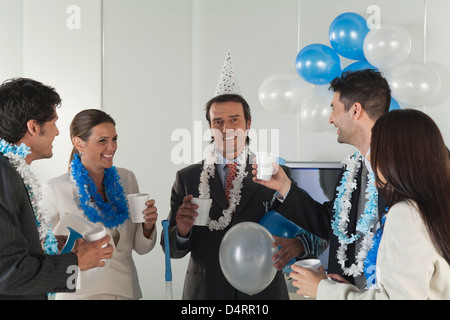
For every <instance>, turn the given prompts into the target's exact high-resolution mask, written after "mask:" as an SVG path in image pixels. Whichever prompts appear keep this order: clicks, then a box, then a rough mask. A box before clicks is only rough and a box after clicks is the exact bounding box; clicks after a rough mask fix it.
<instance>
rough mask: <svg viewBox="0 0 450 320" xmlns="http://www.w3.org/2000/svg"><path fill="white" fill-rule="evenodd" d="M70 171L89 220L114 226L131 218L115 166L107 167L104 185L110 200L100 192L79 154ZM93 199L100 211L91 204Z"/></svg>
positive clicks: (106, 225) (81, 205)
mask: <svg viewBox="0 0 450 320" xmlns="http://www.w3.org/2000/svg"><path fill="white" fill-rule="evenodd" d="M70 171H71V176H72V178H73V180H74V181H75V184H76V187H77V189H78V196H79V200H80V203H79V206H80V207H81V209H82V210H83V212H84V214H85V216H86V218H87V219H88V220H89V221H91V222H93V223H96V222H101V223H103V224H104V225H105V227H106V228H114V227H119V226H120V225H122V224H123V223H124V222H125V221H126V220H127V219H128V218H129V212H128V202H127V198H126V197H125V192H124V190H123V186H122V183H121V182H120V177H119V174H118V173H117V168H116V167H115V166H113V167H111V168H106V169H105V176H104V179H103V185H104V186H105V193H106V197H107V198H108V201H105V200H104V199H103V198H102V196H101V194H100V193H99V192H98V190H97V187H96V185H95V182H94V179H93V178H92V176H91V175H90V173H89V171H88V170H87V169H86V168H85V167H84V165H83V164H82V163H81V159H80V156H79V155H78V154H75V155H74V158H73V160H72V162H71V164H70ZM91 200H93V202H95V204H96V205H97V207H98V209H99V211H100V212H99V211H98V210H97V209H96V208H95V207H94V206H91V205H90V202H91Z"/></svg>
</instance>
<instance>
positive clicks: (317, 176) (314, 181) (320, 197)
mask: <svg viewBox="0 0 450 320" xmlns="http://www.w3.org/2000/svg"><path fill="white" fill-rule="evenodd" d="M286 165H287V166H288V167H289V168H290V169H291V177H292V179H293V180H294V181H295V182H296V183H297V185H298V186H299V187H300V188H302V189H303V190H305V191H306V192H308V194H309V195H310V196H311V197H312V198H313V199H314V200H316V201H317V202H320V203H324V202H326V201H329V200H331V199H333V196H334V192H336V184H337V180H338V176H339V173H340V171H341V169H342V164H341V163H339V162H286ZM328 253H329V251H328V249H327V250H325V252H324V253H323V254H322V255H321V256H320V257H319V259H320V260H321V261H322V265H323V266H324V268H325V270H327V269H328Z"/></svg>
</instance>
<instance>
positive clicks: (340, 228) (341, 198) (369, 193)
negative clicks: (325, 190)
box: [331, 152, 378, 277]
mask: <svg viewBox="0 0 450 320" xmlns="http://www.w3.org/2000/svg"><path fill="white" fill-rule="evenodd" d="M361 160H362V155H361V154H360V153H359V152H356V153H355V154H354V155H352V156H348V157H347V158H346V159H345V160H344V161H343V164H344V165H345V172H344V174H343V176H342V179H341V181H340V185H339V186H338V188H337V196H336V199H335V201H334V205H333V212H334V216H333V220H332V224H331V226H332V229H333V233H334V234H335V235H336V236H337V237H338V241H339V243H340V246H339V249H338V251H337V259H338V262H339V264H340V265H341V268H342V270H343V271H344V274H346V275H350V276H354V277H355V276H359V275H361V274H362V273H363V266H364V259H365V257H366V255H367V252H368V251H369V250H370V248H371V246H372V238H373V233H372V232H371V231H370V230H371V229H372V227H373V226H374V223H375V217H376V214H377V212H378V190H377V188H376V186H375V174H374V173H373V172H369V173H368V179H367V187H366V195H365V197H366V199H367V201H366V204H365V207H364V211H363V214H362V215H361V217H360V218H359V219H358V222H357V225H356V231H357V234H352V235H350V236H349V235H348V234H347V233H348V222H349V221H350V219H349V216H350V210H351V208H352V203H351V197H352V193H353V191H355V189H356V188H357V181H356V177H357V173H358V171H359V169H360V166H361ZM361 236H362V237H363V238H362V239H361V249H360V251H359V252H358V254H357V256H356V263H355V264H352V265H351V266H350V267H346V266H345V262H346V261H347V246H348V244H351V243H353V242H355V241H356V240H358V239H359V238H360V237H361Z"/></svg>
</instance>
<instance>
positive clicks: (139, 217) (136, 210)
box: [127, 193, 150, 223]
mask: <svg viewBox="0 0 450 320" xmlns="http://www.w3.org/2000/svg"><path fill="white" fill-rule="evenodd" d="M127 198H128V207H129V208H130V215H131V221H132V222H133V223H142V222H145V219H144V214H143V213H142V212H143V211H144V210H145V209H147V206H146V205H145V203H146V202H147V201H148V200H150V195H149V194H148V193H132V194H127Z"/></svg>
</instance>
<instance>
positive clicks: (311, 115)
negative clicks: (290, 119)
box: [300, 85, 333, 132]
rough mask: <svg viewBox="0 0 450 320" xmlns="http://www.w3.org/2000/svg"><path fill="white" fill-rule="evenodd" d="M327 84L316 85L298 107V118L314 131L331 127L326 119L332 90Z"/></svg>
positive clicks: (329, 112) (328, 114)
mask: <svg viewBox="0 0 450 320" xmlns="http://www.w3.org/2000/svg"><path fill="white" fill-rule="evenodd" d="M328 88H329V86H328V85H322V86H317V87H316V88H314V89H313V90H312V91H311V92H310V93H309V94H308V95H307V96H306V97H305V99H304V100H303V103H302V106H301V107H300V118H301V120H302V123H303V125H304V126H305V127H306V128H307V129H309V130H311V131H315V132H320V131H325V130H327V129H329V128H331V125H330V124H329V122H328V120H329V118H330V114H331V100H333V92H332V91H329V90H328Z"/></svg>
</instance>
